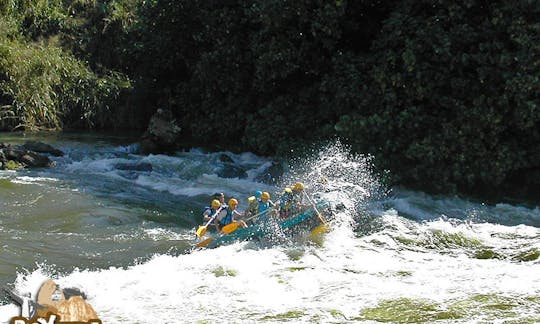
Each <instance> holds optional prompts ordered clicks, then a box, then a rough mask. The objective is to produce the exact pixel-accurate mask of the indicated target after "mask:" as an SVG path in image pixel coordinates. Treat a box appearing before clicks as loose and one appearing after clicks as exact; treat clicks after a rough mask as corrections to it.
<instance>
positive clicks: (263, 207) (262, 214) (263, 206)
mask: <svg viewBox="0 0 540 324" xmlns="http://www.w3.org/2000/svg"><path fill="white" fill-rule="evenodd" d="M269 208H270V201H267V202H264V201H262V200H259V208H258V214H259V218H260V219H266V218H268V213H267V212H266V211H267V210H268V209H269Z"/></svg>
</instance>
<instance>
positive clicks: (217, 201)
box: [212, 199, 221, 209]
mask: <svg viewBox="0 0 540 324" xmlns="http://www.w3.org/2000/svg"><path fill="white" fill-rule="evenodd" d="M219 207H221V203H220V202H219V200H217V199H214V200H212V208H214V209H218V208H219Z"/></svg>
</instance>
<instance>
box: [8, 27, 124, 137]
mask: <svg viewBox="0 0 540 324" xmlns="http://www.w3.org/2000/svg"><path fill="white" fill-rule="evenodd" d="M4 26H5V27H9V26H11V25H10V23H9V22H7V21H4V22H2V23H0V27H4ZM10 30H11V29H10V28H1V29H0V120H1V123H0V126H4V127H9V128H12V129H19V128H23V129H25V130H27V131H37V130H61V129H63V128H64V127H65V126H68V127H69V126H75V125H76V126H77V127H78V128H80V127H89V128H90V127H93V126H96V123H98V124H101V123H104V122H105V121H106V120H111V118H112V117H113V116H111V115H112V114H113V113H114V111H113V109H111V104H112V103H113V102H114V100H115V99H116V98H117V97H118V96H119V95H120V93H121V91H122V90H123V89H128V88H130V87H131V85H130V82H129V80H128V79H127V78H125V77H124V76H122V75H120V74H116V73H112V72H111V73H109V74H108V75H106V76H98V75H96V74H95V73H94V72H92V71H91V70H90V69H89V68H88V66H87V65H86V64H85V63H84V62H82V61H80V60H78V59H76V58H75V57H73V56H72V55H71V54H69V53H67V52H65V51H63V50H62V49H61V48H59V47H56V46H54V45H49V44H46V43H44V42H40V43H38V42H30V41H26V40H23V39H19V38H17V37H11V36H10V34H9V32H10ZM66 124H67V125H66ZM98 126H99V125H98Z"/></svg>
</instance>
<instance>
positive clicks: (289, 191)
mask: <svg viewBox="0 0 540 324" xmlns="http://www.w3.org/2000/svg"><path fill="white" fill-rule="evenodd" d="M284 192H286V193H291V192H292V189H291V188H289V187H287V188H285V191H284Z"/></svg>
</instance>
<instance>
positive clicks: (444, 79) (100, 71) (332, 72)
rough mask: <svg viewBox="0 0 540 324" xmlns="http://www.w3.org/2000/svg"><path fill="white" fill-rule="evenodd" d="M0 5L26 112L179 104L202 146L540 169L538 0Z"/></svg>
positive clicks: (101, 117)
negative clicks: (310, 148)
mask: <svg viewBox="0 0 540 324" xmlns="http://www.w3.org/2000/svg"><path fill="white" fill-rule="evenodd" d="M0 14H1V15H2V16H3V17H5V18H6V19H2V22H1V23H0V24H1V26H0V27H1V28H0V54H1V56H0V104H1V105H2V110H1V112H0V113H2V114H3V116H9V117H11V118H12V119H15V120H17V123H16V125H19V124H20V125H22V126H23V127H25V128H32V127H33V128H41V127H47V128H61V127H63V125H74V126H77V127H82V126H83V124H84V127H88V126H89V125H90V126H93V127H123V128H132V129H133V128H135V129H144V128H145V126H146V122H147V121H148V118H149V117H150V116H151V115H152V114H153V113H154V112H155V111H156V109H157V108H160V107H161V108H163V107H164V108H169V109H171V110H172V112H173V114H174V115H175V117H176V118H177V119H178V120H181V122H182V123H181V126H182V129H183V132H184V135H185V139H186V142H187V141H189V142H190V143H195V144H197V145H214V146H215V147H221V148H227V149H237V150H251V151H254V152H256V153H259V154H272V155H283V154H285V155H290V154H292V153H291V150H293V149H294V152H295V153H297V152H298V150H301V149H302V147H306V144H307V143H314V142H318V141H324V140H328V139H332V138H335V137H339V138H341V139H342V140H344V141H346V142H347V143H349V144H350V145H351V147H352V148H353V150H354V151H357V152H362V153H370V154H373V155H374V156H375V158H376V161H377V165H378V166H379V167H380V168H383V169H388V170H390V171H391V174H393V176H394V180H395V181H398V182H401V183H406V184H408V185H411V184H412V185H418V186H419V187H422V188H424V189H425V188H429V189H433V190H436V191H452V190H465V191H473V190H477V189H479V188H483V190H485V188H488V187H489V188H493V189H498V188H499V189H500V188H507V189H508V188H509V187H505V186H506V185H507V184H508V183H510V182H512V183H515V184H523V183H526V182H524V179H527V181H528V183H526V184H528V185H531V186H533V187H534V186H535V185H536V186H538V184H539V183H540V180H539V179H540V162H538V161H540V149H539V148H540V109H539V105H540V81H539V75H538V72H537V71H538V68H539V64H540V42H539V41H540V7H539V6H538V5H537V3H536V2H535V1H530V0H517V1H515V2H512V3H510V2H507V1H501V0H499V1H491V2H487V1H481V0H463V1H450V0H438V1H425V0H420V1H418V0H405V1H392V0H387V1H384V0H383V1H375V0H372V1H369V0H365V1H364V0H358V1H344V0H336V1H323V0H319V1H313V0H311V1H308V0H297V1H287V0H264V1H247V0H220V1H217V0H215V1H214V0H210V1H209V0H205V1H203V0H37V1H24V0H7V1H6V2H2V4H0ZM81 121H84V123H81ZM2 122H3V123H4V126H5V125H6V124H5V122H6V119H5V118H3V121H2ZM9 125H11V126H13V125H14V124H13V123H9ZM531 175H532V176H531ZM534 175H536V176H537V177H538V178H535V177H534ZM530 179H536V180H530Z"/></svg>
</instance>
